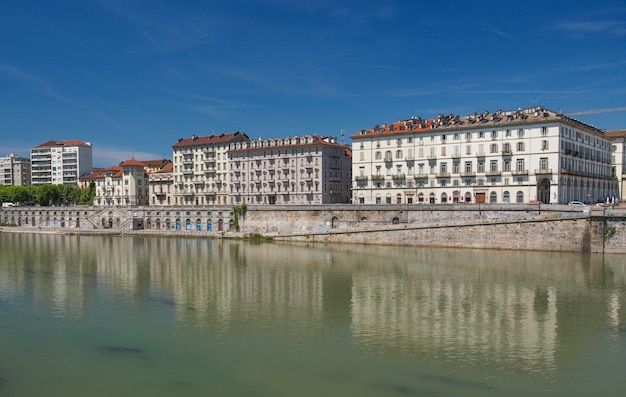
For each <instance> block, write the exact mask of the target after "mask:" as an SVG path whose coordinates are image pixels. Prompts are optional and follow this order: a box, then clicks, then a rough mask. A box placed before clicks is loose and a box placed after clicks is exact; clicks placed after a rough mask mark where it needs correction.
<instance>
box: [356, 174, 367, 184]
mask: <svg viewBox="0 0 626 397" xmlns="http://www.w3.org/2000/svg"><path fill="white" fill-rule="evenodd" d="M367 179H368V178H367V175H357V176H355V177H354V180H355V181H357V182H362V181H366V180H367Z"/></svg>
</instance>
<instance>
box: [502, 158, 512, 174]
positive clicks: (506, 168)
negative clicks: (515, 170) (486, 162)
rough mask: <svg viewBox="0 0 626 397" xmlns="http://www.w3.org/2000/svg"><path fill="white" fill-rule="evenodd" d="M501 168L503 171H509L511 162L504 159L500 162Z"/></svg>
mask: <svg viewBox="0 0 626 397" xmlns="http://www.w3.org/2000/svg"><path fill="white" fill-rule="evenodd" d="M502 169H503V171H504V172H511V162H510V161H508V160H507V161H504V162H503V163H502Z"/></svg>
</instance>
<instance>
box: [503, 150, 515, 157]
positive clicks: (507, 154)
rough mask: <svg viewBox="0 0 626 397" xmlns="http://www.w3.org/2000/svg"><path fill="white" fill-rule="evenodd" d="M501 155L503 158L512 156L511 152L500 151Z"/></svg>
mask: <svg viewBox="0 0 626 397" xmlns="http://www.w3.org/2000/svg"><path fill="white" fill-rule="evenodd" d="M502 155H503V156H512V155H513V151H511V150H503V151H502Z"/></svg>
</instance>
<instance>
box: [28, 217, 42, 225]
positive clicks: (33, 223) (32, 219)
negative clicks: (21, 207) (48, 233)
mask: <svg viewBox="0 0 626 397" xmlns="http://www.w3.org/2000/svg"><path fill="white" fill-rule="evenodd" d="M30 224H31V225H33V226H37V225H36V221H35V217H34V216H33V217H32V218H31V219H30ZM40 226H41V225H40Z"/></svg>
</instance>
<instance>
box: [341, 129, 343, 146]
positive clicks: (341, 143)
mask: <svg viewBox="0 0 626 397" xmlns="http://www.w3.org/2000/svg"><path fill="white" fill-rule="evenodd" d="M341 144H342V145H343V128H342V129H341Z"/></svg>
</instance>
